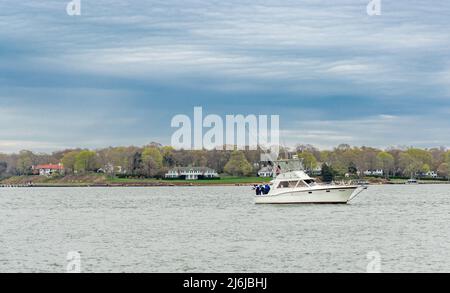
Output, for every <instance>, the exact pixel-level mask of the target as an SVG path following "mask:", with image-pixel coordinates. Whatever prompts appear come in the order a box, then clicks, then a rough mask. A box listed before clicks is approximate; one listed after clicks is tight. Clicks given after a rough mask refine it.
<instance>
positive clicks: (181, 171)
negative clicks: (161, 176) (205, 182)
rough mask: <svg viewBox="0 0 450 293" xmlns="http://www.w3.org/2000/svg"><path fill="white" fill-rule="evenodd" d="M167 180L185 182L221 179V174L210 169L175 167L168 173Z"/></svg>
mask: <svg viewBox="0 0 450 293" xmlns="http://www.w3.org/2000/svg"><path fill="white" fill-rule="evenodd" d="M165 178H167V179H185V180H198V179H213V178H219V174H218V173H217V172H216V170H214V169H211V168H208V167H175V168H172V169H170V170H169V171H168V172H167V173H166V175H165Z"/></svg>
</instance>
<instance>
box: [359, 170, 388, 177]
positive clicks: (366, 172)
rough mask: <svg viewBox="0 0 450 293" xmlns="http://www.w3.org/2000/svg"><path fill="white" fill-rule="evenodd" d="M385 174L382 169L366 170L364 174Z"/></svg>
mask: <svg viewBox="0 0 450 293" xmlns="http://www.w3.org/2000/svg"><path fill="white" fill-rule="evenodd" d="M383 174H384V172H383V170H381V169H376V170H367V171H364V175H366V176H383Z"/></svg>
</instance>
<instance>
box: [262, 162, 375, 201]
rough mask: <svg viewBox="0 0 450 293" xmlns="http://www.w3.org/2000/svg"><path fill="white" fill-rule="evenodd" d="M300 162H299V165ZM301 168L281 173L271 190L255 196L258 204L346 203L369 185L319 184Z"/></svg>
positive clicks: (273, 181) (272, 184) (272, 183)
mask: <svg viewBox="0 0 450 293" xmlns="http://www.w3.org/2000/svg"><path fill="white" fill-rule="evenodd" d="M298 165H299V164H297V166H298ZM300 169H301V168H296V169H289V168H287V171H286V172H284V173H280V174H278V175H277V176H276V178H275V179H274V180H272V182H271V186H272V187H271V188H270V191H269V192H268V193H266V194H264V193H263V194H262V195H257V196H256V197H255V203H256V204H301V203H316V204H319V203H322V204H346V203H348V202H350V201H351V200H352V199H354V198H355V197H356V196H357V195H359V194H360V193H361V192H362V191H364V190H366V189H367V188H368V187H367V185H335V184H319V183H317V182H316V180H315V179H313V178H311V177H310V176H308V174H306V173H305V172H304V171H302V170H300Z"/></svg>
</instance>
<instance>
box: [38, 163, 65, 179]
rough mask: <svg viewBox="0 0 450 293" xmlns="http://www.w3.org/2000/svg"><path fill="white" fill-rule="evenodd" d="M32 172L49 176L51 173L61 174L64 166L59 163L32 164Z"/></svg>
mask: <svg viewBox="0 0 450 293" xmlns="http://www.w3.org/2000/svg"><path fill="white" fill-rule="evenodd" d="M32 169H33V173H34V174H36V175H37V174H39V175H40V176H51V175H53V174H56V173H57V174H61V173H62V172H63V171H64V166H63V165H62V164H61V163H59V164H44V165H37V166H33V167H32Z"/></svg>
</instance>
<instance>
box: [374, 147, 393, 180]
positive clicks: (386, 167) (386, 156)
mask: <svg viewBox="0 0 450 293" xmlns="http://www.w3.org/2000/svg"><path fill="white" fill-rule="evenodd" d="M394 163H395V159H394V156H392V155H391V154H390V153H387V152H379V153H378V154H377V166H378V168H380V169H382V170H383V173H384V175H385V176H386V178H387V177H388V176H389V173H390V172H391V171H392V169H393V168H394Z"/></svg>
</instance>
